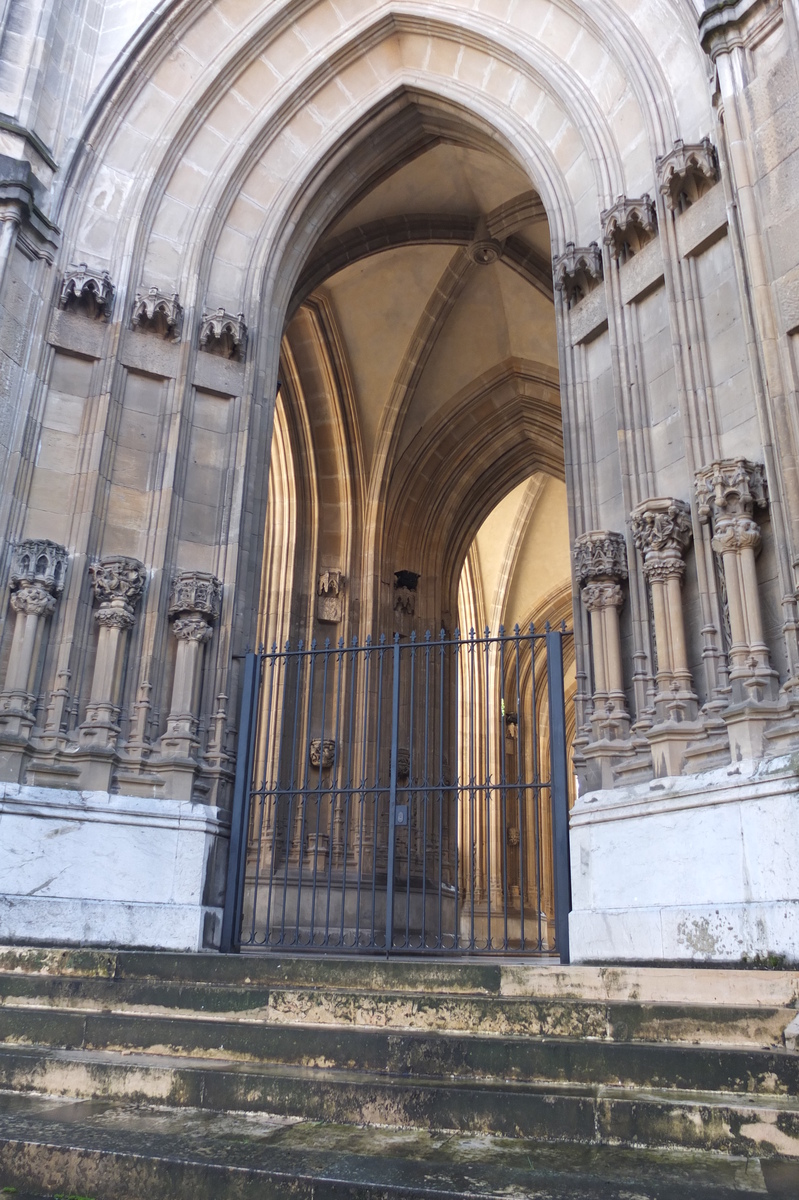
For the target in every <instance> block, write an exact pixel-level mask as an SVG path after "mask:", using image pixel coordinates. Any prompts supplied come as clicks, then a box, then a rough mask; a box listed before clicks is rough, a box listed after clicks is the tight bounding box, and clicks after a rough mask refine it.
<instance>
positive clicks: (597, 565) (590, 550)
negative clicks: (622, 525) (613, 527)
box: [572, 529, 627, 586]
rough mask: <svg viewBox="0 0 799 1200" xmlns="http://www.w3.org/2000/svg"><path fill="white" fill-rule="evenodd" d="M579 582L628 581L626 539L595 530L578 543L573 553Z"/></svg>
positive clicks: (619, 534)
mask: <svg viewBox="0 0 799 1200" xmlns="http://www.w3.org/2000/svg"><path fill="white" fill-rule="evenodd" d="M572 556H573V558H574V569H575V574H576V575H577V580H578V582H579V583H580V585H581V586H584V585H585V584H586V583H587V582H588V581H589V580H597V579H609V580H619V579H626V578H627V545H626V542H625V540H624V535H623V534H621V533H613V532H611V531H610V530H608V529H593V530H591V531H590V532H588V533H581V534H580V536H579V537H577V538H575V539H574V548H573V550H572Z"/></svg>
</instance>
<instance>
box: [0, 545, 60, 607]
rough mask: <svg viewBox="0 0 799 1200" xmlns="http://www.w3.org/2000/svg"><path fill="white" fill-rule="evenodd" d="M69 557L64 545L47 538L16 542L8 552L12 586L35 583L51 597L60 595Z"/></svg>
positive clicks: (17, 586)
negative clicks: (9, 552)
mask: <svg viewBox="0 0 799 1200" xmlns="http://www.w3.org/2000/svg"><path fill="white" fill-rule="evenodd" d="M68 557H69V555H68V553H67V550H66V547H64V546H59V545H58V543H57V542H51V541H48V539H47V538H28V539H26V540H25V541H24V542H17V544H16V545H15V546H14V549H13V550H12V553H11V572H10V575H9V581H10V583H11V587H12V588H19V587H22V585H23V584H32V583H36V584H38V585H39V586H40V587H42V588H44V590H45V591H47V592H50V593H51V594H52V595H54V596H58V595H60V594H61V592H62V591H63V589H64V576H65V574H66V569H67V558H68Z"/></svg>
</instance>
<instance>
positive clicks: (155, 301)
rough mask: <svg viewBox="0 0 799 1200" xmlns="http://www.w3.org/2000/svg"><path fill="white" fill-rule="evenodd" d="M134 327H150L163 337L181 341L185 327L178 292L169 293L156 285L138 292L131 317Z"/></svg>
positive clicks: (143, 328)
mask: <svg viewBox="0 0 799 1200" xmlns="http://www.w3.org/2000/svg"><path fill="white" fill-rule="evenodd" d="M130 323H131V327H132V328H133V329H142V330H145V329H149V330H153V332H155V333H159V334H160V335H161V337H164V338H170V339H171V340H172V341H173V342H179V341H180V331H181V329H182V327H183V309H182V308H181V305H180V297H179V295H178V293H177V292H175V293H174V294H173V295H169V294H168V293H166V292H161V291H159V290H158V288H156V287H151V288H150V289H149V290H148V291H146V292H137V293H136V298H135V300H134V301H133V312H132V313H131V318H130Z"/></svg>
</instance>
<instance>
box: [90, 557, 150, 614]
mask: <svg viewBox="0 0 799 1200" xmlns="http://www.w3.org/2000/svg"><path fill="white" fill-rule="evenodd" d="M89 574H90V575H91V579H92V591H93V592H94V598H95V600H96V601H97V603H98V604H110V603H111V602H112V601H115V600H122V601H124V602H125V604H127V605H129V606H130V608H131V611H132V610H133V609H134V608H135V607H136V605H137V603H138V601H139V598H140V597H141V594H142V590H143V588H144V584H145V580H146V579H147V570H146V568H145V566H144V564H143V563H140V562H139V560H138V559H137V558H128V557H127V556H126V555H124V554H110V555H108V556H107V557H105V558H100V559H97V561H96V562H93V563H91V564H90V566H89Z"/></svg>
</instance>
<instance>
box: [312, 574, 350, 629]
mask: <svg viewBox="0 0 799 1200" xmlns="http://www.w3.org/2000/svg"><path fill="white" fill-rule="evenodd" d="M343 592H344V576H343V575H342V573H341V571H332V570H330V569H327V570H325V571H322V573H321V574H320V576H319V578H318V580H317V581H316V595H317V601H316V616H317V619H318V620H319V621H323V622H325V624H330V625H335V624H337V623H338V622H339V621H340V620H341V617H342V614H343V611H344V597H343Z"/></svg>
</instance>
